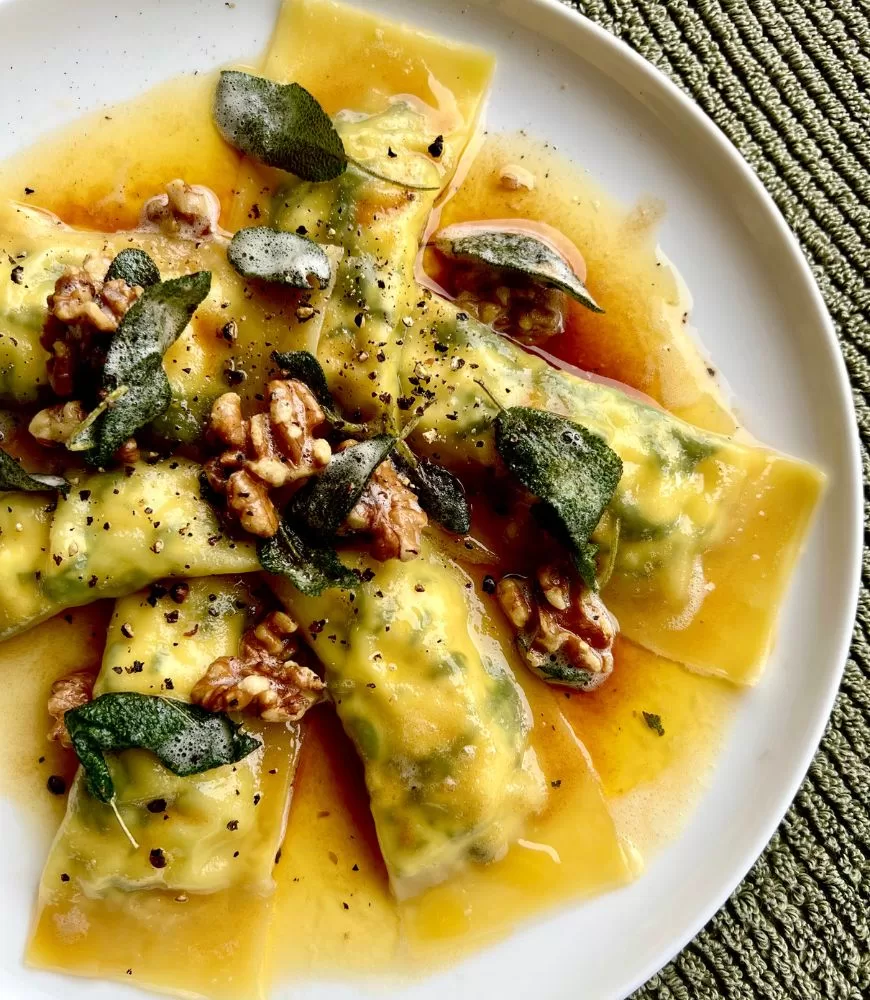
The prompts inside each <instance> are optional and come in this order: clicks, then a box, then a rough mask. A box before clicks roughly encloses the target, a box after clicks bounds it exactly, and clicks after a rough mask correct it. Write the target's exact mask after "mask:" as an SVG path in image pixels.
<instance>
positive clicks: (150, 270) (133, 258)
mask: <svg viewBox="0 0 870 1000" xmlns="http://www.w3.org/2000/svg"><path fill="white" fill-rule="evenodd" d="M115 278H121V279H123V280H124V281H126V282H127V284H128V285H139V286H140V287H141V288H150V287H151V286H152V285H156V284H157V282H158V281H160V272H159V271H158V270H157V265H156V264H155V263H154V261H153V260H152V259H151V258H150V257H149V256H148V254H147V253H145V251H144V250H140V249H139V248H138V247H127V249H125V250H122V251H121V252H120V253H119V254H118V255H117V256H116V257H115V259H114V260H113V261H112V263H111V264H110V265H109V270H108V271H106V278H105V280H106V281H112V280H113V279H115Z"/></svg>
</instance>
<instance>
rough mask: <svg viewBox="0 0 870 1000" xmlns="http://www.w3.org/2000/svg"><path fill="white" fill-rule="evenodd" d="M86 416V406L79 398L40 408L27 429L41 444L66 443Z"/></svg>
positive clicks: (52, 445) (53, 445) (55, 444)
mask: <svg viewBox="0 0 870 1000" xmlns="http://www.w3.org/2000/svg"><path fill="white" fill-rule="evenodd" d="M86 416H87V413H86V412H85V408H84V407H83V406H82V404H81V403H80V402H79V401H78V400H77V399H74V400H71V401H70V402H68V403H55V405H54V406H47V407H46V408H45V409H44V410H40V411H39V412H38V413H37V414H36V415H35V416H34V417H33V419H32V420H31V421H30V424H29V425H28V428H27V429H28V430H29V431H30V433H31V435H32V436H33V437H35V438H36V440H37V441H38V442H39V443H40V444H43V445H47V446H49V447H55V446H58V445H63V444H65V443H66V442H67V441H68V440H69V438H70V437H71V436H72V433H73V431H74V430H75V429H76V427H78V425H79V424H80V423H81V422H82V421H83V420H84V419H85V417H86Z"/></svg>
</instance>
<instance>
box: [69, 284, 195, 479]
mask: <svg viewBox="0 0 870 1000" xmlns="http://www.w3.org/2000/svg"><path fill="white" fill-rule="evenodd" d="M210 288H211V272H209V271H197V272H196V274H187V275H184V276H183V277H181V278H172V279H170V280H169V281H161V282H159V283H158V284H156V285H152V286H151V287H150V288H147V289H146V290H145V292H144V293H143V295H142V297H141V298H140V299H139V301H138V302H136V303H134V305H133V306H132V307H131V308H130V310H129V312H128V313H127V315H126V316H125V317H124V318H123V320H122V321H121V325H120V326H119V327H118V332H117V333H116V334H115V336H114V337H113V338H112V343H111V345H110V346H109V351H108V354H107V355H106V363H105V365H104V366H103V388H104V390H106V392H107V393H109V394H113V393H114V394H115V395H116V398H115V399H114V401H113V402H112V403H111V405H109V406H107V407H106V408H105V409H104V410H103V411H102V412H101V413H99V414H98V415H97V416H96V419H93V420H92V419H90V418H88V419H87V420H86V421H85V422H84V424H83V425H82V428H81V430H80V431H79V432H77V433H76V434H75V435H74V436H73V437H72V438H71V439H70V441H69V442H68V443H67V447H68V448H69V449H70V450H71V451H84V453H85V458H86V459H87V461H88V462H89V463H90V464H91V465H95V466H99V467H105V466H107V465H108V464H109V463H110V462H111V460H112V456H113V455H114V453H115V452H116V451H117V450H118V448H119V447H120V446H121V445H122V444H123V443H124V442H125V441H126V440H127V438H129V437H130V436H131V435H132V434H135V432H136V431H137V430H139V429H140V428H141V427H144V426H145V425H146V424H149V423H150V422H151V421H152V420H154V419H155V417H158V416H160V414H161V413H163V412H164V410H166V408H167V407H168V406H169V403H170V402H171V399H172V392H171V389H170V386H169V379H168V378H167V377H166V372H165V371H164V370H163V355H164V353H165V352H166V351H167V350H168V349H169V348H170V347H171V346H172V345H173V344H174V343H175V341H176V340H177V339H178V338H179V337H180V336H181V334H182V333H183V331H184V329H185V327H186V326H187V324H188V323H189V322H190V318H191V316H192V315H193V314H194V312H196V308H197V306H198V305H199V304H200V302H202V300H203V299H204V298H205V297H206V295H208V292H209V289H210ZM122 389H125V390H126V391H125V392H123V393H121V392H120V390H122ZM101 405H102V404H101ZM98 409H99V408H98ZM91 416H93V414H92V415H91Z"/></svg>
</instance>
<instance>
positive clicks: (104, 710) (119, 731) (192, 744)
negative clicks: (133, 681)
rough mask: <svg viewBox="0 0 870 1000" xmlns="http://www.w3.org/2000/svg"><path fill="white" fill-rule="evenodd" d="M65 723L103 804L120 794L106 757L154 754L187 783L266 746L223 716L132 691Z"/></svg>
mask: <svg viewBox="0 0 870 1000" xmlns="http://www.w3.org/2000/svg"><path fill="white" fill-rule="evenodd" d="M64 721H65V723H66V728H67V732H68V733H69V737H70V740H71V741H72V745H73V748H74V749H75V752H76V754H77V756H78V758H79V760H80V761H81V764H82V767H83V768H84V769H85V775H86V776H87V784H88V788H89V790H90V792H91V794H93V795H94V796H95V797H96V798H98V799H99V800H100V801H101V802H109V801H111V799H112V798H113V797H114V794H115V788H114V785H113V783H112V776H111V773H110V771H109V766H108V764H107V763H106V759H105V756H104V754H105V753H106V752H107V751H110V750H132V749H142V750H150V751H151V752H152V753H153V754H155V755H156V756H157V758H158V760H159V761H160V762H161V763H162V764H163V765H164V766H165V767H167V768H168V769H169V770H170V771H172V773H173V774H177V775H179V776H181V777H185V776H187V775H190V774H199V773H200V772H202V771H210V770H211V769H212V768H214V767H220V766H221V765H223V764H235V763H237V762H238V761H240V760H242V759H243V758H244V757H247V756H248V754H250V753H253V752H254V750H257V749H258V748H259V747H260V746H262V744H261V743H260V741H259V740H257V739H254V737H252V736H249V735H248V734H247V733H245V732H242V731H241V727H240V726H239V725H238V724H237V723H235V722H233V721H232V719H230V718H229V716H227V715H224V714H223V713H220V712H207V711H205V709H203V708H200V707H199V706H198V705H188V704H187V703H186V702H183V701H176V700H174V699H172V698H161V697H159V696H158V695H147V694H138V693H136V692H133V691H123V692H116V693H113V694H103V695H100V697H99V698H95V699H94V701H91V702H89V703H88V704H86V705H82V706H81V707H80V708H75V709H73V710H72V711H69V712H67V713H66V715H65V716H64Z"/></svg>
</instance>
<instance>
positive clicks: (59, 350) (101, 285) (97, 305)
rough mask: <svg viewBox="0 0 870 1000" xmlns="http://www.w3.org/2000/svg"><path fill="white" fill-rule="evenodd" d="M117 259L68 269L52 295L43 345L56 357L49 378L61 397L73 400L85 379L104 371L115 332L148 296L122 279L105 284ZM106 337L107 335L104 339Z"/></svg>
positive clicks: (92, 259)
mask: <svg viewBox="0 0 870 1000" xmlns="http://www.w3.org/2000/svg"><path fill="white" fill-rule="evenodd" d="M111 262H112V261H111V258H109V257H106V256H104V255H103V254H94V255H89V256H87V257H85V259H84V262H83V264H82V266H81V267H68V268H66V270H65V271H64V272H63V274H62V275H61V276H60V277H59V278H58V279H57V281H56V282H55V285H54V292H53V293H52V294H51V295H49V296H48V316H47V318H46V321H45V326H44V327H43V330H42V336H41V338H40V342H41V344H42V346H43V347H44V348H45V349H46V350H47V351H48V352H49V353H50V355H51V357H50V358H49V359H48V365H47V367H48V380H49V383H50V385H51V387H52V389H53V390H54V392H55V393H56V394H57V395H58V396H61V397H64V398H68V397H70V396H72V395H73V394H74V393H75V392H76V389H77V388H81V386H80V385H77V383H78V382H80V381H81V376H82V375H84V374H85V373H89V374H90V375H91V377H93V376H94V373H96V372H99V371H100V370H101V368H102V363H103V361H104V359H105V354H106V351H107V350H108V347H109V337H108V334H111V333H114V332H115V331H116V330H117V329H118V326H119V325H120V323H121V320H122V319H123V318H124V316H125V315H126V314H127V311H128V310H129V308H130V306H132V305H133V303H134V302H135V301H136V300H137V299H138V298H139V296H140V295H141V294H142V289H141V288H140V287H139V286H138V285H128V284H127V282H126V281H124V280H123V279H122V278H113V279H112V280H111V281H104V280H103V279H104V278H105V275H106V271H107V270H108V269H109V265H110V264H111ZM103 334H105V335H106V336H100V335H103Z"/></svg>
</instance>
